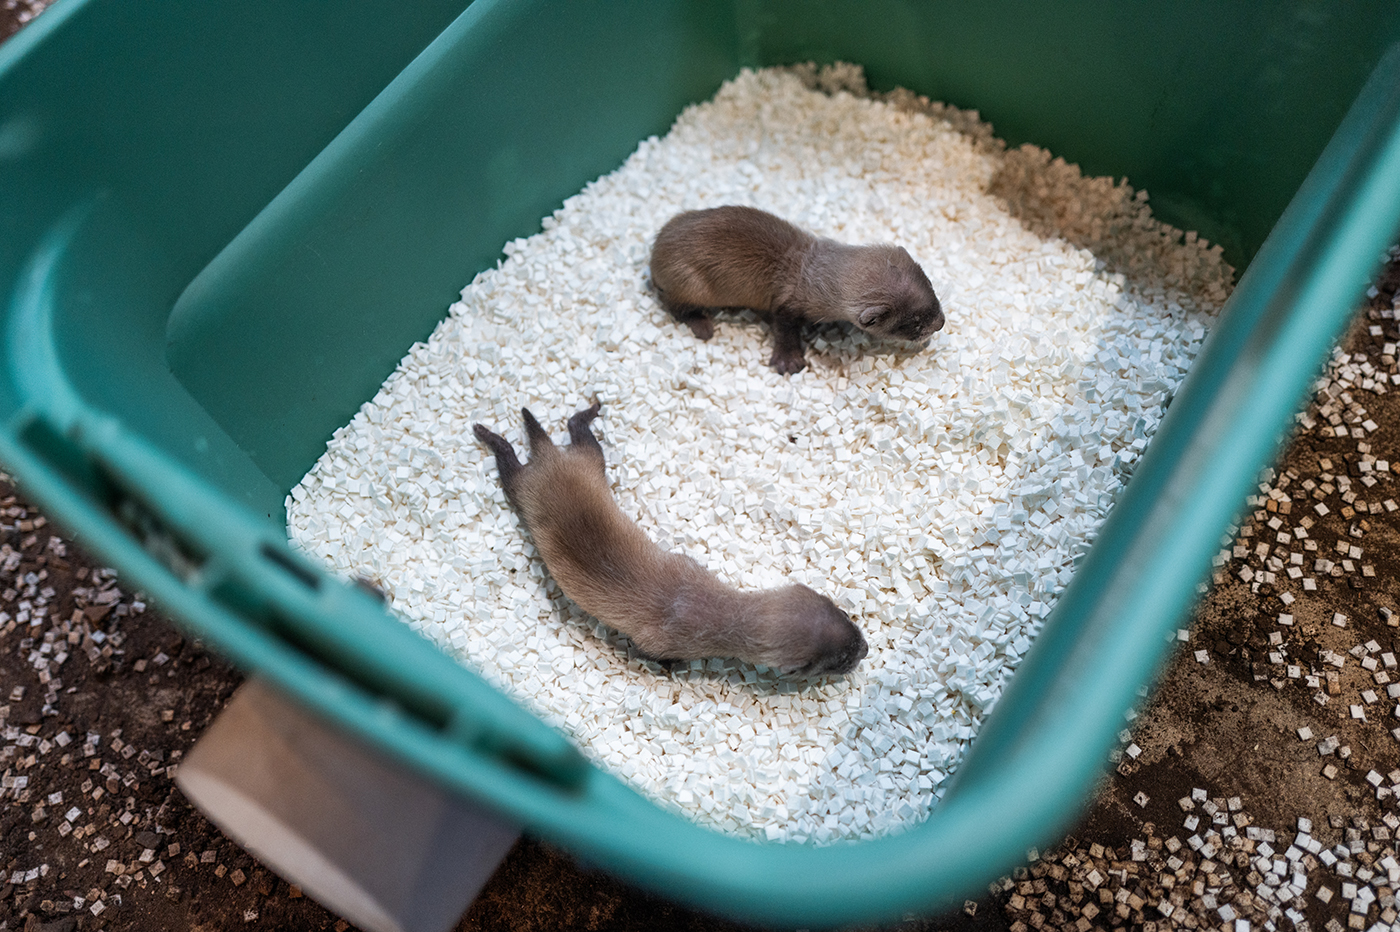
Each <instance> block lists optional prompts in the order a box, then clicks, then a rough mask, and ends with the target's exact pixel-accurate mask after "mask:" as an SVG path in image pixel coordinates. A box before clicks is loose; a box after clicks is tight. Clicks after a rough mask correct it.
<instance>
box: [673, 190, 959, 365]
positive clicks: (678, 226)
mask: <svg viewBox="0 0 1400 932" xmlns="http://www.w3.org/2000/svg"><path fill="white" fill-rule="evenodd" d="M651 280H652V283H653V284H654V285H655V286H656V290H657V293H658V295H659V296H660V298H661V304H662V306H663V307H665V308H666V310H667V311H668V312H669V313H670V314H671V316H672V317H674V318H676V320H678V321H680V322H681V323H683V324H686V325H687V326H688V327H690V329H691V330H692V331H693V332H694V333H695V335H696V336H697V337H699V338H700V339H702V340H708V339H709V338H710V337H711V336H713V335H714V324H713V323H711V321H710V313H711V311H712V310H714V309H716V308H744V307H746V308H750V309H752V310H755V311H758V312H760V313H762V314H766V315H768V317H769V319H770V320H771V321H772V326H773V356H772V358H771V359H770V360H769V361H768V364H769V365H770V366H772V367H773V368H775V369H777V370H778V371H779V372H782V373H784V374H790V373H793V372H797V371H799V370H801V369H802V368H803V367H804V366H805V365H806V364H807V362H806V360H805V359H804V358H803V355H802V325H803V324H804V323H805V322H807V321H812V322H822V321H835V320H839V321H845V322H847V323H850V324H854V325H855V326H857V327H859V328H860V329H862V330H864V331H866V332H867V333H871V334H874V335H875V336H877V337H881V338H884V339H892V340H903V341H906V342H913V343H918V342H923V341H924V340H927V339H928V338H929V337H930V336H931V335H932V334H933V333H934V332H935V331H937V330H940V329H942V327H943V308H942V306H941V305H940V304H939V303H938V297H937V296H936V295H935V294H934V293H933V286H932V285H931V284H929V280H928V276H927V275H925V274H924V270H923V269H921V268H920V267H919V264H918V263H917V262H915V261H914V259H913V258H912V257H911V256H910V255H909V253H907V252H906V251H905V250H904V249H903V247H900V246H889V245H876V246H847V245H845V244H843V243H838V242H836V241H835V240H829V239H823V238H818V237H815V236H812V235H811V234H809V233H807V232H805V231H803V230H800V229H798V228H797V227H795V226H793V225H792V224H790V223H788V222H787V221H786V220H783V219H781V218H779V217H775V216H773V215H772V214H770V213H767V212H765V211H762V210H757V209H755V208H753V207H735V206H730V207H715V208H712V209H709V210H691V211H687V212H685V213H681V214H677V215H676V216H674V217H672V218H671V219H670V220H668V221H666V225H665V226H663V227H662V228H661V232H660V233H658V234H656V243H655V244H654V245H653V246H652V250H651Z"/></svg>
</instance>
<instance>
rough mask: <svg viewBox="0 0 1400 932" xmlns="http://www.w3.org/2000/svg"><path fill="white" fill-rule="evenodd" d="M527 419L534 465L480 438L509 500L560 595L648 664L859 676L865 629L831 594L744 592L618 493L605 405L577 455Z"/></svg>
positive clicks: (573, 424)
mask: <svg viewBox="0 0 1400 932" xmlns="http://www.w3.org/2000/svg"><path fill="white" fill-rule="evenodd" d="M523 413H524V416H525V429H526V432H527V435H528V437H529V440H530V461H529V462H528V463H523V464H522V463H521V462H520V460H519V458H518V457H517V456H516V454H515V449H514V448H513V447H512V446H511V445H510V443H509V442H508V441H506V440H505V438H503V437H501V436H500V435H499V434H495V433H492V432H491V431H490V430H488V429H487V428H486V427H485V426H483V425H481V424H477V425H475V426H474V427H473V430H474V431H475V433H476V436H477V438H478V439H479V440H481V442H482V443H484V444H486V446H488V447H490V449H491V450H492V452H494V453H495V455H496V465H497V468H498V470H499V471H500V475H501V484H502V486H503V487H504V488H505V492H506V497H507V498H509V499H510V502H511V504H512V505H513V506H514V507H515V510H516V512H517V513H519V515H520V517H521V520H522V521H524V523H525V526H526V528H528V529H529V531H530V534H531V536H532V537H534V540H535V546H536V547H537V548H538V549H539V552H540V556H541V557H543V558H544V563H545V566H546V567H547V568H548V569H549V572H550V574H551V575H553V576H554V580H555V582H557V583H558V584H559V588H560V589H562V590H564V594H565V595H567V596H568V597H569V598H570V599H572V600H573V601H574V602H576V603H577V604H578V606H579V607H580V608H582V609H583V610H584V611H586V612H588V613H589V614H590V615H592V616H594V617H595V618H597V619H598V620H600V621H602V622H603V623H604V624H607V625H609V626H610V627H613V628H616V629H617V630H618V631H621V632H622V633H623V634H625V635H627V636H628V637H629V638H631V639H632V641H633V643H634V644H636V646H637V649H638V650H639V651H640V652H641V653H642V654H643V655H644V656H647V657H649V658H652V659H655V660H699V659H703V658H707V657H733V658H737V659H739V660H744V661H747V662H749V663H760V664H764V665H766V666H769V667H774V668H776V669H779V670H781V671H783V672H786V673H797V674H801V675H805V676H818V675H821V674H824V673H848V672H850V671H851V670H853V669H855V666H856V664H857V663H859V662H860V659H861V658H862V657H864V656H865V653H866V649H867V648H866V644H865V638H864V637H863V636H862V635H861V633H860V629H859V628H857V627H856V626H855V624H853V623H852V622H851V619H850V617H849V616H847V615H846V613H845V612H843V611H841V610H840V609H839V608H837V607H836V605H835V603H833V602H832V601H831V600H830V599H828V598H826V597H825V596H821V595H818V594H817V593H816V592H813V591H812V590H811V589H809V588H807V587H806V586H803V585H796V584H795V585H791V586H785V587H782V588H779V589H768V590H764V591H762V592H740V591H738V590H736V589H732V588H730V587H729V586H726V585H725V584H724V583H722V582H720V581H719V580H718V579H716V578H715V577H714V576H713V575H712V574H711V573H709V572H708V571H707V570H706V569H704V567H702V566H700V564H699V563H696V562H695V561H694V560H692V559H690V558H689V557H686V556H681V555H680V554H675V553H669V552H667V551H665V550H662V549H661V548H660V547H658V546H657V545H656V544H655V543H653V542H652V541H651V540H650V538H648V537H647V536H646V534H644V533H643V532H642V530H641V529H640V528H639V527H637V525H636V524H635V523H633V522H632V520H631V519H630V518H628V517H627V516H626V515H624V514H623V513H622V509H620V508H618V506H617V502H616V501H615V500H614V499H613V496H612V492H611V491H610V490H609V489H608V484H607V479H606V478H605V476H604V473H603V448H602V447H601V446H599V445H598V441H597V439H596V438H595V437H594V436H593V432H592V430H591V429H590V428H589V424H590V422H592V420H593V419H594V418H595V417H597V415H598V405H597V404H596V403H595V404H594V405H593V406H592V407H590V408H587V409H585V410H583V411H580V412H578V413H577V414H575V415H574V416H573V417H571V418H570V419H569V437H570V440H571V443H570V445H569V446H567V447H557V446H555V445H554V443H553V441H551V440H550V439H549V435H548V434H546V433H545V432H544V430H543V428H541V427H540V425H539V422H537V421H536V420H535V418H534V417H533V416H532V415H531V414H530V412H529V411H528V410H527V411H524V412H523Z"/></svg>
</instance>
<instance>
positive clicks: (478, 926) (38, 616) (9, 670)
mask: <svg viewBox="0 0 1400 932" xmlns="http://www.w3.org/2000/svg"><path fill="white" fill-rule="evenodd" d="M42 5H43V4H42V3H41V2H34V0H3V8H0V39H3V38H4V37H6V36H8V35H9V34H11V33H12V32H13V31H14V30H15V29H17V28H18V26H19V24H20V17H21V14H25V13H28V14H29V15H30V16H32V15H33V14H35V13H37V11H38V10H39V9H41V8H42ZM24 18H26V19H27V18H28V16H25V17H24ZM1398 268H1400V267H1398V266H1397V265H1396V264H1395V263H1392V265H1391V266H1390V267H1389V269H1388V272H1387V275H1388V276H1389V277H1385V278H1383V279H1382V281H1381V282H1379V283H1378V284H1379V288H1378V291H1377V293H1376V294H1375V295H1374V296H1373V297H1371V298H1370V299H1369V300H1368V302H1367V305H1366V307H1365V308H1364V309H1363V312H1362V313H1361V314H1360V315H1359V316H1358V321H1357V324H1356V326H1355V327H1354V328H1353V331H1352V333H1351V334H1350V335H1349V336H1348V338H1347V339H1346V340H1345V341H1344V343H1343V349H1344V350H1345V353H1346V358H1345V360H1342V359H1340V358H1339V359H1338V360H1337V361H1336V362H1335V364H1334V367H1333V370H1332V375H1331V378H1330V381H1327V382H1326V384H1325V385H1324V386H1322V387H1321V389H1320V391H1319V393H1318V394H1317V396H1316V397H1315V399H1314V403H1313V404H1312V406H1311V407H1310V409H1309V411H1308V413H1307V415H1306V420H1305V421H1304V423H1303V425H1302V426H1300V428H1299V431H1298V433H1297V435H1296V436H1295V438H1294V439H1293V440H1292V442H1291V443H1290V445H1289V447H1288V449H1287V451H1286V453H1285V454H1284V456H1283V459H1282V460H1281V462H1280V463H1279V464H1278V467H1277V471H1276V475H1275V476H1274V477H1273V478H1271V479H1270V480H1269V481H1268V482H1265V483H1263V484H1262V485H1261V488H1260V493H1259V495H1258V496H1257V498H1255V499H1254V500H1252V501H1251V508H1252V511H1251V513H1250V514H1248V515H1247V516H1246V517H1247V519H1248V520H1247V521H1246V524H1245V526H1244V527H1243V528H1242V529H1241V532H1240V535H1239V536H1238V537H1237V538H1236V540H1235V541H1234V546H1233V548H1232V550H1231V552H1230V553H1229V554H1228V555H1227V556H1228V559H1224V560H1222V565H1220V566H1219V567H1218V569H1217V571H1216V574H1215V583H1214V585H1213V586H1212V588H1211V589H1210V590H1209V592H1208V593H1207V594H1206V595H1205V596H1204V597H1203V599H1202V601H1201V603H1200V605H1199V607H1198V609H1197V611H1196V613H1195V616H1194V618H1192V619H1191V620H1190V623H1189V628H1187V630H1189V635H1188V636H1187V639H1186V640H1185V641H1184V642H1183V643H1182V644H1181V645H1180V650H1179V652H1178V654H1177V656H1176V658H1175V660H1174V661H1173V662H1172V664H1171V665H1170V667H1169V668H1168V669H1167V670H1166V671H1165V672H1164V674H1163V676H1162V678H1161V680H1160V683H1159V686H1158V688H1157V690H1156V691H1155V693H1154V694H1153V698H1152V699H1151V700H1150V702H1148V703H1146V704H1145V706H1144V708H1143V709H1141V710H1139V712H1138V714H1136V716H1135V717H1134V718H1133V720H1132V721H1131V722H1128V723H1125V731H1124V735H1123V739H1124V740H1123V747H1122V749H1121V751H1118V752H1115V755H1114V756H1115V760H1114V761H1113V762H1112V763H1111V766H1113V768H1114V769H1112V770H1109V771H1108V773H1107V775H1106V777H1105V780H1104V783H1103V785H1102V787H1101V789H1100V791H1099V792H1098V794H1097V796H1096V797H1095V798H1094V799H1093V800H1092V802H1091V803H1090V805H1089V807H1088V810H1087V814H1086V815H1085V817H1084V819H1083V820H1082V822H1081V824H1080V825H1079V826H1078V827H1077V828H1076V829H1075V830H1074V831H1073V833H1072V834H1071V835H1070V836H1069V837H1067V838H1066V839H1065V840H1064V841H1063V842H1062V843H1061V844H1060V845H1059V846H1057V847H1056V848H1055V849H1054V850H1051V851H1048V852H1044V853H1042V854H1041V856H1040V857H1038V858H1036V859H1035V860H1033V861H1031V862H1028V863H1027V865H1026V866H1024V867H1022V868H1019V869H1018V870H1017V871H1015V873H1014V874H1013V876H1011V877H1008V878H1006V879H1005V880H1004V881H1003V882H1001V883H999V884H997V885H995V886H996V889H995V890H994V891H989V892H988V893H987V894H986V895H984V896H983V897H982V898H981V899H979V900H976V901H970V902H969V903H968V904H966V906H965V907H964V908H963V909H961V910H957V911H955V912H953V913H950V914H948V915H945V916H939V917H924V918H917V919H914V918H911V919H909V920H908V921H906V922H904V923H902V924H900V925H899V926H897V928H900V929H908V930H938V929H978V930H981V929H986V930H994V929H995V930H1001V929H1010V930H1012V932H1026V930H1028V929H1036V930H1039V929H1043V928H1047V927H1051V928H1055V929H1063V930H1070V929H1073V930H1075V932H1088V930H1090V929H1092V928H1101V929H1107V928H1134V929H1144V930H1148V932H1155V930H1166V929H1177V928H1187V929H1193V928H1197V927H1200V928H1213V929H1227V930H1230V932H1246V930H1249V929H1256V930H1257V929H1274V928H1277V929H1291V928H1299V929H1313V930H1321V929H1326V930H1327V932H1341V930H1342V929H1366V930H1371V929H1376V930H1385V929H1388V928H1389V929H1400V925H1397V916H1396V906H1395V899H1394V897H1395V890H1396V888H1397V886H1400V863H1397V861H1396V840H1395V839H1396V836H1397V834H1398V833H1400V816H1397V813H1400V808H1397V797H1396V793H1397V791H1400V718H1397V716H1400V685H1397V684H1400V669H1397V667H1396V654H1397V653H1400V614H1392V610H1400V591H1398V590H1400V546H1398V544H1400V506H1397V504H1396V503H1397V501H1400V489H1397V487H1396V486H1397V483H1396V480H1395V479H1394V478H1393V476H1394V473H1393V472H1392V471H1391V465H1390V464H1391V461H1392V460H1397V461H1400V386H1397V385H1396V384H1395V380H1394V379H1390V378H1388V376H1390V375H1393V374H1395V373H1396V372H1397V368H1396V365H1395V352H1396V348H1395V345H1394V344H1395V343H1396V342H1397V341H1400V331H1397V329H1396V321H1395V319H1394V316H1395V312H1394V311H1393V296H1394V291H1395V286H1396V283H1397V281H1400V271H1397V269H1398ZM1395 469H1396V470H1400V466H1396V467H1395ZM240 680H241V677H240V676H239V674H238V673H237V672H236V671H234V670H232V669H230V668H229V667H228V666H227V665H225V664H224V663H223V662H221V661H220V660H219V659H218V658H217V657H214V656H211V655H209V654H208V653H206V652H205V651H204V650H202V649H201V648H200V646H199V645H198V644H196V643H194V642H192V641H191V640H189V639H187V638H185V637H183V636H182V635H181V634H180V633H179V632H178V630H177V629H176V628H174V627H173V626H172V625H170V624H169V623H168V622H167V621H166V620H165V619H164V618H163V617H161V615H160V614H159V613H158V612H157V611H156V610H154V609H153V608H150V607H147V606H146V605H145V604H144V603H143V601H142V598H141V594H140V593H137V592H131V591H129V590H128V589H127V588H126V587H125V586H123V585H122V582H121V580H120V579H118V578H117V577H116V576H115V574H114V573H112V572H111V571H109V570H105V569H102V568H101V566H100V564H97V563H94V562H93V561H92V560H90V559H89V558H88V557H87V556H86V555H85V554H84V553H83V552H82V550H81V547H80V546H78V545H77V544H75V543H74V542H73V541H72V540H71V539H70V538H69V537H67V536H66V535H64V534H63V533H62V531H60V530H58V529H56V528H54V527H53V526H52V525H50V524H49V523H48V522H47V521H46V519H45V518H44V516H43V515H41V514H40V513H38V512H37V511H36V510H35V509H34V508H33V507H32V506H30V505H29V504H28V503H27V502H26V501H25V500H24V498H23V494H22V491H19V492H17V491H15V490H14V489H12V488H11V487H10V486H9V485H8V484H7V483H0V736H2V737H3V741H0V776H2V778H3V779H2V780H0V868H3V874H0V930H6V932H7V930H25V932H35V930H43V932H75V930H83V932H88V930H108V932H125V930H133V932H134V930H142V932H146V930H200V932H222V930H233V929H239V930H256V929H313V930H319V929H336V930H338V932H344V930H346V929H348V928H349V926H348V925H347V924H346V923H344V922H343V921H341V920H339V919H337V917H335V916H334V915H332V914H330V913H329V912H327V911H326V910H325V909H323V908H322V907H320V906H319V905H318V904H316V903H315V902H313V901H312V900H310V899H309V898H307V897H305V896H303V895H301V893H300V891H299V890H297V889H296V888H295V887H292V886H289V885H288V884H287V883H286V882H284V881H282V880H281V879H279V878H278V877H277V876H276V875H275V874H273V873H271V872H270V871H269V870H267V869H265V868H263V867H262V866H260V865H259V864H258V863H257V862H256V861H254V859H253V858H251V857H250V856H248V855H247V854H245V853H244V852H242V851H241V850H240V849H239V848H238V847H237V846H236V845H234V844H232V843H231V842H229V841H228V840H227V839H225V838H224V837H223V836H222V834H221V833H220V832H219V831H218V830H217V829H216V828H214V827H213V826H212V825H210V824H209V823H208V822H207V821H206V820H205V819H204V818H202V817H201V816H200V814H199V813H198V812H197V811H195V810H194V809H193V808H192V807H191V806H190V804H189V803H188V802H186V801H185V799H184V798H183V796H182V795H181V794H180V792H179V791H178V790H177V789H176V788H175V786H174V784H173V782H172V775H173V771H174V770H175V769H176V768H177V767H178V765H179V762H180V760H181V758H182V756H183V755H184V753H185V752H186V751H187V750H188V749H189V747H190V746H191V745H192V744H193V742H194V741H195V740H196V739H197V738H198V736H199V735H200V733H201V732H202V731H203V730H204V728H205V727H206V726H207V725H208V724H209V722H210V721H211V720H212V719H213V718H214V716H215V715H217V714H218V712H219V710H220V709H221V708H222V706H223V705H224V703H225V702H226V701H227V700H228V698H229V696H230V695H231V694H232V692H233V691H234V689H235V688H236V687H237V685H238V684H239V682H240ZM1241 923H1243V925H1241ZM741 928H745V927H743V926H739V925H735V924H733V923H729V922H726V921H722V920H719V919H715V918H713V917H709V916H706V915H703V914H700V913H695V912H692V911H689V910H686V909H682V908H680V907H676V906H673V905H671V904H669V903H667V902H666V901H664V900H661V899H657V898H655V897H651V896H648V895H645V894H642V893H640V892H638V891H636V890H634V889H632V888H631V887H629V886H627V885H626V884H624V883H622V882H620V881H618V880H616V879H614V878H611V877H609V876H607V875H603V874H600V873H597V872H593V871H589V870H586V869H584V868H582V867H580V866H579V865H578V864H576V863H575V862H574V861H573V860H572V859H571V858H570V857H569V856H568V855H567V854H564V853H561V852H559V851H556V850H554V849H551V848H549V847H547V846H545V845H543V844H540V843H538V842H535V841H533V840H530V839H528V838H526V839H523V840H522V841H520V842H519V843H518V844H517V845H516V847H515V848H514V849H513V850H512V851H511V852H510V854H509V856H508V857H507V859H506V860H505V862H504V863H502V865H501V866H500V868H499V869H498V871H497V872H496V874H495V875H494V877H493V878H492V879H491V881H490V882H489V884H488V885H487V887H486V889H485V890H484V891H483V892H482V894H481V896H480V897H479V898H478V899H477V901H476V903H475V904H474V905H473V906H472V907H471V909H470V910H469V912H468V913H467V914H466V916H464V917H463V919H462V922H461V924H460V926H459V929H461V930H498V929H500V930H520V932H524V930H570V929H580V930H582V929H589V930H612V929H615V930H641V929H687V930H701V929H705V930H720V929H741Z"/></svg>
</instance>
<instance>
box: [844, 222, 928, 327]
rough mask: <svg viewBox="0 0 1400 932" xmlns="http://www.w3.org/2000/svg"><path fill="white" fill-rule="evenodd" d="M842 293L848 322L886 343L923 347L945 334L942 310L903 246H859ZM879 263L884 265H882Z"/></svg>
mask: <svg viewBox="0 0 1400 932" xmlns="http://www.w3.org/2000/svg"><path fill="white" fill-rule="evenodd" d="M852 248H856V249H860V250H862V251H863V252H864V261H862V262H859V263H852V264H851V272H850V274H851V281H850V283H849V285H848V288H847V290H846V300H847V301H848V302H849V306H850V310H849V313H850V319H851V320H852V322H853V323H855V325H856V326H857V327H859V328H860V329H862V330H864V331H866V332H868V333H872V334H874V335H875V336H877V337H880V338H882V339H886V340H904V341H906V342H909V343H922V342H923V341H925V340H927V339H928V338H929V337H931V336H933V335H934V334H935V333H937V332H938V331H939V330H942V329H943V322H944V318H943V305H941V304H940V303H939V302H938V296H937V295H935V294H934V293H933V285H932V284H930V283H929V280H928V276H927V275H925V274H924V270H923V269H922V268H920V267H919V263H917V262H915V261H914V258H913V257H912V256H910V255H909V253H908V252H906V251H905V249H904V247H903V246H887V245H880V246H858V247H852ZM881 260H883V261H881Z"/></svg>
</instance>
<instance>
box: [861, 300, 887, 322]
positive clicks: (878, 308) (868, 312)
mask: <svg viewBox="0 0 1400 932" xmlns="http://www.w3.org/2000/svg"><path fill="white" fill-rule="evenodd" d="M889 312H890V309H889V308H887V307H885V306H884V305H883V304H877V305H875V306H873V307H867V308H863V309H862V310H861V312H860V325H861V326H862V327H869V326H870V325H871V324H873V323H877V322H879V320H880V319H881V318H883V317H884V316H885V315H886V314H888V313H889Z"/></svg>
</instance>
